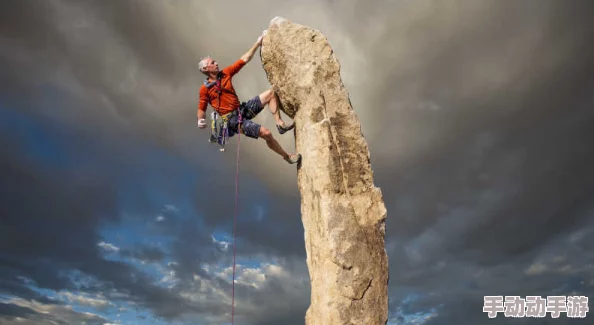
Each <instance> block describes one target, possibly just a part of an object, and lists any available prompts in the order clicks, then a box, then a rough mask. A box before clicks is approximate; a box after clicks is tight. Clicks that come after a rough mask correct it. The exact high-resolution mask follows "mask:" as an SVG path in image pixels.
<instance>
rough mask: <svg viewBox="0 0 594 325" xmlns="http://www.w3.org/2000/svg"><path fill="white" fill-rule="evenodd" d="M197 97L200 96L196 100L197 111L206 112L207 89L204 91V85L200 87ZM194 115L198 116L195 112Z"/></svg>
mask: <svg viewBox="0 0 594 325" xmlns="http://www.w3.org/2000/svg"><path fill="white" fill-rule="evenodd" d="M199 95H200V97H199V100H198V110H199V111H203V112H206V108H207V107H208V93H207V89H206V87H204V85H202V87H200V94H199ZM196 115H198V112H196Z"/></svg>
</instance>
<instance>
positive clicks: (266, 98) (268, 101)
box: [259, 89, 286, 126]
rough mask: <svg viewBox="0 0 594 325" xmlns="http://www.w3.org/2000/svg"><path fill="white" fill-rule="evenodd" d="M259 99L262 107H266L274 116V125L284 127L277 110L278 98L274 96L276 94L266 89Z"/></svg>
mask: <svg viewBox="0 0 594 325" xmlns="http://www.w3.org/2000/svg"><path fill="white" fill-rule="evenodd" d="M259 97H260V102H261V103H262V105H263V106H266V105H268V108H269V109H270V112H271V113H272V116H274V120H275V121H276V124H277V125H280V126H286V124H285V122H284V121H283V119H282V118H281V114H280V109H278V97H277V96H276V93H274V90H272V89H268V90H266V91H265V92H263V93H261V94H260V95H259Z"/></svg>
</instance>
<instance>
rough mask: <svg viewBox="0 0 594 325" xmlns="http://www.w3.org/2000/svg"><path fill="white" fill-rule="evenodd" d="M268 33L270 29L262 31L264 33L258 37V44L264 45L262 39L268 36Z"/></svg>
mask: <svg viewBox="0 0 594 325" xmlns="http://www.w3.org/2000/svg"><path fill="white" fill-rule="evenodd" d="M266 33H268V30H264V31H262V35H260V37H258V41H256V43H257V44H258V45H262V41H263V40H264V36H266Z"/></svg>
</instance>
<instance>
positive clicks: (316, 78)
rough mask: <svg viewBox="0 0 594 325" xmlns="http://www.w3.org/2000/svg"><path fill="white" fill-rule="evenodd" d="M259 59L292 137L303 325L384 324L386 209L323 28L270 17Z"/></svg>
mask: <svg viewBox="0 0 594 325" xmlns="http://www.w3.org/2000/svg"><path fill="white" fill-rule="evenodd" d="M260 55H261V58H262V64H263V66H264V70H265V71H266V74H267V76H268V80H269V82H270V84H271V85H272V86H273V88H274V90H275V91H276V93H277V94H278V95H279V98H280V100H281V103H282V106H283V107H282V110H283V111H284V112H285V113H286V114H288V115H289V116H290V117H291V118H293V119H295V121H296V128H295V139H296V140H295V141H296V147H297V152H299V153H301V155H302V158H303V159H302V162H301V165H300V166H299V167H298V184H299V190H300V192H301V213H302V221H303V225H304V228H305V243H306V252H307V265H308V268H309V274H310V279H311V305H310V307H309V309H308V310H307V314H306V316H305V318H306V324H307V325H333V324H357V325H363V324H365V325H368V324H386V322H387V318H388V288H387V285H388V257H387V254H386V251H385V245H384V237H385V227H384V225H385V218H386V208H385V205H384V202H383V198H382V195H381V191H380V190H379V189H378V188H376V187H375V186H374V184H373V172H372V170H371V166H370V160H369V149H368V146H367V142H366V141H365V139H364V138H363V135H362V133H361V126H360V123H359V119H358V118H357V116H356V115H355V112H354V110H353V108H352V106H351V103H350V100H349V96H348V93H347V91H346V90H345V88H344V86H343V83H342V80H341V76H340V65H339V63H338V61H337V60H336V58H335V57H334V54H333V51H332V49H331V48H330V45H329V43H328V41H327V39H326V38H325V37H324V35H322V33H321V32H319V31H317V30H314V29H311V28H309V27H306V26H302V25H299V24H295V23H293V22H290V21H288V20H286V19H283V18H279V17H277V18H275V19H273V20H272V21H271V23H270V26H269V29H268V34H267V35H266V36H265V37H264V40H263V44H262V48H261V53H260Z"/></svg>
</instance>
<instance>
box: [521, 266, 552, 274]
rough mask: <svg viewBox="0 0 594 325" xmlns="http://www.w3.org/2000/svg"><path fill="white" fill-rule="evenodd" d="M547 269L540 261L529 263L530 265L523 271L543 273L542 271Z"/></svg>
mask: <svg viewBox="0 0 594 325" xmlns="http://www.w3.org/2000/svg"><path fill="white" fill-rule="evenodd" d="M547 270H548V267H547V266H546V265H544V264H542V263H533V264H532V265H530V267H529V268H528V269H526V270H525V271H524V273H526V274H528V275H539V274H543V273H544V272H546V271H547Z"/></svg>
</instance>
